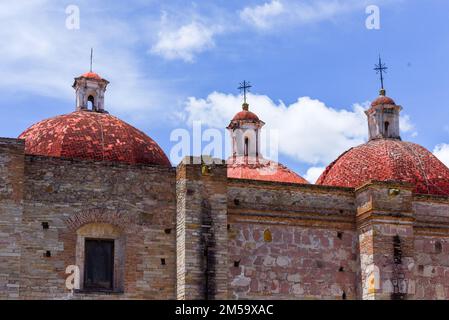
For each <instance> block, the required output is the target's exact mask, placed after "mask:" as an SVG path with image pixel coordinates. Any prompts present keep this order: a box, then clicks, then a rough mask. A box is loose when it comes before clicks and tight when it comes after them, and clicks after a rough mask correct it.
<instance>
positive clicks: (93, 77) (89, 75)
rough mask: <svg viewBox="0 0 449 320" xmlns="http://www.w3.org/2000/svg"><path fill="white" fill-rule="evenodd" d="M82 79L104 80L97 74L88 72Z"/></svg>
mask: <svg viewBox="0 0 449 320" xmlns="http://www.w3.org/2000/svg"><path fill="white" fill-rule="evenodd" d="M81 77H84V78H89V79H97V80H102V78H101V77H100V76H99V75H98V74H97V73H95V72H86V73H85V74H83V75H82V76H81Z"/></svg>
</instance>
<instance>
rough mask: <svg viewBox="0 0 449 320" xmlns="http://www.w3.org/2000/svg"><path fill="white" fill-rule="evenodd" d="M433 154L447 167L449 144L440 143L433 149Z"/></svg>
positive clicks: (448, 163) (448, 162) (448, 164)
mask: <svg viewBox="0 0 449 320" xmlns="http://www.w3.org/2000/svg"><path fill="white" fill-rule="evenodd" d="M433 154H434V155H435V156H436V157H437V158H438V159H440V161H441V162H443V163H444V164H445V165H446V166H448V167H449V144H446V143H441V144H439V145H437V146H436V147H435V149H433Z"/></svg>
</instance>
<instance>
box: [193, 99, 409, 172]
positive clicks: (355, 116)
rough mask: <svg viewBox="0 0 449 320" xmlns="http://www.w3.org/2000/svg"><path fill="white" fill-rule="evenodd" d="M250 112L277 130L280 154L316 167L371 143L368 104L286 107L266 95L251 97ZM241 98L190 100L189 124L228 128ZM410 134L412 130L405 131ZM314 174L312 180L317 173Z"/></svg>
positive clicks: (308, 102) (317, 103) (311, 101)
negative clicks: (342, 107) (356, 147)
mask: <svg viewBox="0 0 449 320" xmlns="http://www.w3.org/2000/svg"><path fill="white" fill-rule="evenodd" d="M249 101H250V110H252V111H253V112H255V113H256V114H257V115H258V116H259V117H260V119H261V120H264V121H265V122H266V125H265V127H264V129H265V130H277V132H278V134H279V152H280V153H281V154H284V155H286V156H289V157H291V158H293V159H296V160H298V161H301V162H304V163H308V164H312V165H314V166H317V164H319V165H327V164H328V163H329V162H331V161H333V160H334V159H335V158H336V157H337V156H339V155H340V154H341V153H342V152H344V151H345V150H347V149H349V148H351V147H353V146H356V145H359V144H361V143H363V142H365V141H366V139H367V131H368V129H367V120H366V115H365V113H364V110H365V109H366V107H367V104H366V103H365V104H354V105H353V106H352V108H351V110H349V111H348V110H337V109H334V108H331V107H328V106H326V105H325V104H324V103H323V102H321V101H319V100H315V99H311V98H309V97H301V98H299V99H298V100H297V101H296V102H294V103H292V104H290V105H288V106H287V105H285V104H284V103H283V102H282V101H279V102H278V103H275V102H273V101H272V100H271V99H270V98H269V97H267V96H265V95H253V94H250V95H249ZM239 105H241V97H240V96H235V95H231V94H224V93H219V92H213V93H211V94H209V95H208V97H207V98H206V99H198V98H195V97H190V98H189V99H188V101H187V103H186V119H187V123H188V124H191V123H192V121H201V122H202V124H204V125H206V126H209V127H214V128H224V127H226V126H227V125H228V124H229V121H230V119H232V117H233V116H234V114H235V113H236V112H238V111H239ZM405 129H406V130H408V129H409V128H405ZM316 172H317V170H312V171H311V172H310V176H311V177H312V174H313V173H316Z"/></svg>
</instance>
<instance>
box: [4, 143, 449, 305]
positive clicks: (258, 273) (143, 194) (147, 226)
mask: <svg viewBox="0 0 449 320" xmlns="http://www.w3.org/2000/svg"><path fill="white" fill-rule="evenodd" d="M197 160H198V159H197ZM192 163H198V161H192V159H189V158H187V159H186V160H185V161H184V162H183V163H181V164H180V165H179V166H178V167H177V168H170V167H163V166H152V165H135V164H134V165H132V164H129V165H128V164H117V163H110V162H95V161H87V160H86V161H81V160H69V159H63V158H52V157H40V156H29V155H25V154H24V144H23V141H21V140H16V139H4V138H2V139H0V299H205V298H207V299H273V298H276V299H448V298H449V282H448V280H447V279H448V276H449V258H448V257H449V240H448V239H449V197H444V196H424V195H416V194H414V193H413V187H412V186H410V185H408V184H404V183H396V182H388V183H385V182H384V183H380V182H375V181H372V182H367V184H366V185H364V186H361V187H359V188H357V189H354V188H342V187H329V186H318V185H301V184H291V183H277V182H269V181H254V180H242V179H231V178H227V173H226V166H225V165H224V164H223V163H222V162H219V161H218V162H216V164H211V165H205V164H192ZM208 163H209V162H208ZM47 226H48V228H47ZM86 237H94V238H106V239H113V240H114V242H115V244H116V249H115V251H114V253H115V256H114V274H115V278H114V291H112V292H107V293H98V292H97V293H91V292H86V291H84V290H83V289H82V288H81V290H79V291H78V290H77V291H74V292H71V291H70V290H68V289H67V288H66V285H65V284H66V283H65V282H66V278H67V276H68V274H66V272H65V271H66V268H67V266H69V265H78V266H79V267H80V270H81V271H80V272H81V273H82V272H83V270H82V269H83V266H82V264H83V263H82V262H83V259H84V257H83V255H84V251H83V241H84V239H85V238H86Z"/></svg>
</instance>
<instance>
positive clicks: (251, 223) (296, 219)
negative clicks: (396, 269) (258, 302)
mask: <svg viewBox="0 0 449 320" xmlns="http://www.w3.org/2000/svg"><path fill="white" fill-rule="evenodd" d="M228 215H229V218H228V223H229V231H228V236H229V295H228V297H229V298H230V299H273V298H274V299H356V298H357V294H358V282H357V278H358V269H359V264H360V262H359V261H358V241H357V235H356V233H355V226H354V194H353V190H351V189H344V188H330V187H321V186H309V185H295V184H282V183H270V182H257V181H245V180H234V179H229V182H228Z"/></svg>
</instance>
